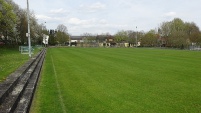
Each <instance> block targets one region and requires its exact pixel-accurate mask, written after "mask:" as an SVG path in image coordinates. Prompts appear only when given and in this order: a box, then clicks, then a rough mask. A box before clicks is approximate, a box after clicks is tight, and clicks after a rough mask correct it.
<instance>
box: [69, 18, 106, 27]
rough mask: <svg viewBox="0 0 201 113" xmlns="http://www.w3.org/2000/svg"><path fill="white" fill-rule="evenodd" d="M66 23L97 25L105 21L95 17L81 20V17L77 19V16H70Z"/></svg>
mask: <svg viewBox="0 0 201 113" xmlns="http://www.w3.org/2000/svg"><path fill="white" fill-rule="evenodd" d="M68 23H69V24H72V25H90V26H92V25H99V24H107V21H106V20H104V19H101V20H99V19H95V18H92V19H88V20H84V19H83V20H82V19H79V18H70V19H69V20H68Z"/></svg>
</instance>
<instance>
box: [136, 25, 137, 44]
mask: <svg viewBox="0 0 201 113" xmlns="http://www.w3.org/2000/svg"><path fill="white" fill-rule="evenodd" d="M136 47H137V26H136Z"/></svg>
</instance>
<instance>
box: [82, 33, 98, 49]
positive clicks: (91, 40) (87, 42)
mask: <svg viewBox="0 0 201 113" xmlns="http://www.w3.org/2000/svg"><path fill="white" fill-rule="evenodd" d="M82 36H83V39H84V46H85V47H92V46H96V44H95V43H96V37H95V36H94V35H92V34H91V33H84V34H83V35H82Z"/></svg>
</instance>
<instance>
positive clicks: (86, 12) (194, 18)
mask: <svg viewBox="0 0 201 113" xmlns="http://www.w3.org/2000/svg"><path fill="white" fill-rule="evenodd" d="M13 1H14V2H15V3H16V4H18V5H19V6H20V7H21V8H23V9H26V7H27V4H26V3H27V2H26V0H13ZM200 4H201V0H29V7H30V10H31V11H33V12H34V13H35V16H36V18H37V20H38V23H39V24H41V23H43V24H45V26H46V27H47V29H56V28H57V26H58V25H59V24H63V25H65V26H66V27H67V29H68V33H69V34H71V35H77V36H79V35H82V34H84V33H92V34H102V33H110V34H111V35H113V34H115V33H117V32H118V31H120V30H134V31H136V30H137V31H145V32H147V31H149V30H151V29H156V28H158V27H159V26H160V25H161V24H162V23H163V22H166V21H171V20H173V19H174V18H180V19H182V20H183V21H184V22H194V23H196V25H197V26H198V27H199V28H201V15H200V12H201V7H200Z"/></svg>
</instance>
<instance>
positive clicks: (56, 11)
mask: <svg viewBox="0 0 201 113" xmlns="http://www.w3.org/2000/svg"><path fill="white" fill-rule="evenodd" d="M50 13H56V14H58V13H59V14H62V13H68V11H67V10H64V9H63V8H60V9H53V10H50Z"/></svg>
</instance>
